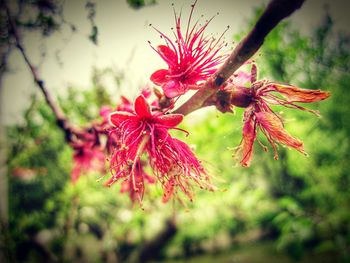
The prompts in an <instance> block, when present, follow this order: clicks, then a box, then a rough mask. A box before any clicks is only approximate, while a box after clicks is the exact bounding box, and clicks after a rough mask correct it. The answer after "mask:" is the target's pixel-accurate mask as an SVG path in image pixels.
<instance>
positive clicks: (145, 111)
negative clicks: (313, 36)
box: [135, 95, 152, 117]
mask: <svg viewBox="0 0 350 263" xmlns="http://www.w3.org/2000/svg"><path fill="white" fill-rule="evenodd" d="M135 112H136V114H137V115H138V116H139V117H151V116H152V114H151V107H150V106H149V104H148V102H147V101H146V99H145V97H144V96H142V95H140V96H138V97H137V98H136V100H135Z"/></svg>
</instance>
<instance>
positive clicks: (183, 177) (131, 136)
mask: <svg viewBox="0 0 350 263" xmlns="http://www.w3.org/2000/svg"><path fill="white" fill-rule="evenodd" d="M182 119H183V116H182V115H180V114H164V113H162V112H152V111H151V109H150V105H149V104H148V103H147V101H146V99H145V98H144V96H142V95H140V96H138V97H137V98H136V100H135V103H134V113H130V112H122V111H117V112H114V113H112V114H111V115H110V123H111V124H112V125H114V126H115V127H116V132H117V133H119V142H118V144H119V145H120V147H118V148H116V149H115V152H114V154H113V155H112V158H111V170H112V173H113V176H112V177H111V178H110V180H109V181H107V182H106V185H108V186H110V185H112V184H113V183H114V182H115V181H117V180H119V179H124V180H125V181H127V182H129V184H130V185H131V186H132V189H133V191H134V192H135V193H137V198H138V200H139V202H141V201H142V198H143V193H144V179H145V173H144V172H143V169H142V165H141V156H142V155H143V154H144V153H147V155H148V163H149V164H150V166H151V167H152V168H153V171H154V173H155V176H156V178H157V179H158V181H159V182H160V183H161V184H162V186H163V188H164V192H165V195H166V194H167V193H168V191H169V189H170V188H174V187H175V186H178V187H179V188H180V189H181V190H182V191H184V190H185V191H184V192H185V194H187V195H188V196H189V197H190V198H191V197H192V196H191V195H190V193H189V189H188V190H187V189H185V186H184V185H186V184H187V181H188V180H189V179H190V180H191V181H194V182H196V183H198V184H199V185H200V186H203V185H204V183H202V182H201V181H202V180H203V179H207V177H206V174H205V171H204V169H203V167H202V166H201V164H200V162H199V161H198V160H197V158H196V157H195V156H194V154H193V153H192V151H191V150H190V149H189V147H188V146H187V145H186V144H185V143H183V142H182V141H180V140H177V139H175V138H172V137H171V135H170V134H169V132H168V130H169V129H174V128H175V127H176V126H177V125H178V124H179V123H180V122H181V121H182ZM173 178H177V179H176V181H175V183H174V185H173V186H169V184H168V182H169V181H171V180H173ZM183 182H186V183H184V184H183ZM172 191H173V190H172ZM168 199H169V198H166V200H164V201H167V200H168Z"/></svg>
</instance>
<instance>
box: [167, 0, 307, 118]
mask: <svg viewBox="0 0 350 263" xmlns="http://www.w3.org/2000/svg"><path fill="white" fill-rule="evenodd" d="M303 2H304V0H272V1H271V2H270V3H269V5H268V6H267V7H266V9H265V11H264V13H263V14H262V15H261V17H260V18H259V20H258V21H257V22H256V24H255V26H254V27H253V29H252V30H251V31H250V33H249V34H248V35H247V36H246V37H245V38H244V39H243V40H241V42H240V43H239V44H238V45H237V47H236V48H235V49H234V50H233V52H232V53H231V55H230V57H229V58H228V59H227V60H226V62H225V63H224V64H223V65H222V66H221V67H220V68H219V69H218V71H217V72H216V73H215V75H214V76H213V77H212V78H210V79H209V80H208V81H207V82H206V83H205V84H204V85H203V87H202V88H201V89H200V90H199V91H197V93H195V94H194V95H193V96H192V97H191V98H190V99H189V100H188V101H187V102H185V103H184V104H183V105H182V106H180V107H179V108H178V109H177V110H175V112H174V113H180V114H183V115H187V114H189V113H191V112H193V111H195V110H198V109H200V108H202V107H205V106H207V105H206V104H205V102H206V101H207V100H208V99H209V98H210V97H211V96H212V95H214V94H215V92H216V91H217V89H218V88H219V87H220V86H221V85H222V84H223V83H224V82H225V81H226V80H227V79H228V78H229V77H230V76H231V75H232V74H233V73H234V72H235V71H236V70H237V69H238V68H239V67H240V66H242V65H243V64H244V62H246V61H247V60H248V59H249V58H251V57H252V56H253V55H254V54H255V53H256V52H257V51H258V49H259V48H260V47H261V46H262V44H263V43H264V40H265V37H266V36H267V35H268V34H269V33H270V31H271V30H272V29H273V28H275V27H276V26H277V24H278V23H279V22H281V21H282V20H283V19H284V18H286V17H288V16H289V15H291V14H292V13H293V12H294V11H296V10H297V9H299V8H300V7H301V5H302V4H303Z"/></svg>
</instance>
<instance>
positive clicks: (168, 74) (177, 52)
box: [151, 4, 226, 98]
mask: <svg viewBox="0 0 350 263" xmlns="http://www.w3.org/2000/svg"><path fill="white" fill-rule="evenodd" d="M194 6H195V4H193V5H192V9H191V13H190V17H189V19H188V23H187V27H186V32H185V33H183V32H182V31H181V15H180V16H179V17H178V16H177V15H176V13H175V12H174V13H175V23H176V30H175V32H174V35H175V40H174V41H173V40H171V39H170V37H168V36H166V35H165V34H163V33H162V32H160V31H159V30H157V29H156V30H157V32H159V33H160V35H161V37H162V38H163V39H164V40H165V44H166V45H159V46H158V47H157V48H156V49H155V48H153V47H152V48H153V49H154V50H155V51H156V52H157V53H158V54H159V55H160V56H161V58H162V59H163V60H164V61H165V62H166V63H167V64H168V69H160V70H157V71H155V72H154V73H153V74H152V75H151V81H152V82H153V83H154V84H156V85H159V86H161V87H162V89H163V91H164V94H165V95H166V96H167V97H168V98H174V97H178V96H180V95H182V94H184V93H185V92H186V91H188V90H189V89H199V88H200V85H201V83H203V81H205V80H207V79H208V78H209V77H210V76H211V75H212V74H214V73H215V71H216V67H217V66H218V65H219V64H220V63H221V62H222V61H223V60H224V59H225V58H226V56H224V55H220V54H219V51H220V50H221V49H222V47H223V46H224V44H225V43H224V42H223V41H222V37H223V34H222V35H221V36H220V37H219V38H217V39H215V38H214V37H206V36H204V31H205V29H206V28H207V26H208V24H209V23H210V21H211V20H212V19H213V18H211V19H210V20H209V21H206V23H205V24H204V25H203V26H201V25H200V24H198V23H199V21H197V22H196V23H195V24H194V25H193V26H192V27H191V19H192V14H193V9H194Z"/></svg>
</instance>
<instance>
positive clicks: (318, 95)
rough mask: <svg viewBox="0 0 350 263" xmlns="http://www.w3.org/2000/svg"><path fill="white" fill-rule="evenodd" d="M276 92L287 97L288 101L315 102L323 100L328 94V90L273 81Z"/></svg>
mask: <svg viewBox="0 0 350 263" xmlns="http://www.w3.org/2000/svg"><path fill="white" fill-rule="evenodd" d="M273 86H274V88H275V89H276V91H277V92H279V93H280V94H281V95H283V96H284V97H286V98H287V100H288V101H290V102H304V103H308V102H316V101H321V100H325V99H327V98H328V97H329V96H330V93H329V92H328V91H321V90H312V89H301V88H298V87H295V86H291V85H285V84H278V83H273Z"/></svg>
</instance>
